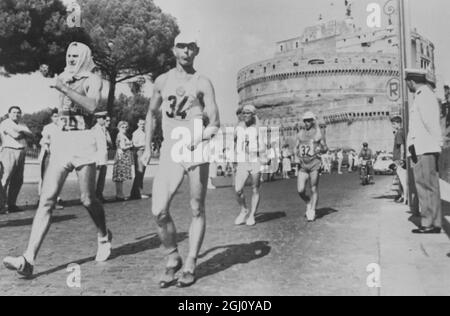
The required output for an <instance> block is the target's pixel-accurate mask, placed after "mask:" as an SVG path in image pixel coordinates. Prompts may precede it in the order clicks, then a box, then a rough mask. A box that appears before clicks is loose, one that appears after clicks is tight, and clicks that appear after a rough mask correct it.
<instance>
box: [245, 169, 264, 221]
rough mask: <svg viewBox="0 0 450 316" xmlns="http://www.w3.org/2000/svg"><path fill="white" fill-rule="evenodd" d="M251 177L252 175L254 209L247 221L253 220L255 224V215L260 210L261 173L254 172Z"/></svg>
mask: <svg viewBox="0 0 450 316" xmlns="http://www.w3.org/2000/svg"><path fill="white" fill-rule="evenodd" d="M251 177H252V209H251V211H250V215H249V216H248V218H249V220H247V223H248V222H249V221H251V224H252V225H254V224H255V223H254V219H255V215H256V212H257V210H258V206H259V201H260V191H261V181H260V180H261V173H256V174H252V175H251Z"/></svg>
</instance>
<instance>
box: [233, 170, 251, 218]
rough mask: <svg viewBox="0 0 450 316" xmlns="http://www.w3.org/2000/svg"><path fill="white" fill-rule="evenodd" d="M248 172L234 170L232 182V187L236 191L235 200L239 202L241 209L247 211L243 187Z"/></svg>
mask: <svg viewBox="0 0 450 316" xmlns="http://www.w3.org/2000/svg"><path fill="white" fill-rule="evenodd" d="M248 176H249V174H248V172H245V173H244V172H236V174H235V179H234V181H235V183H234V188H235V192H236V199H237V202H238V203H239V206H240V207H241V211H247V210H248V208H247V202H246V201H245V194H244V188H245V183H246V182H247V179H248Z"/></svg>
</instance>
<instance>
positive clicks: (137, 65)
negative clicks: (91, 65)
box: [79, 0, 179, 114]
mask: <svg viewBox="0 0 450 316" xmlns="http://www.w3.org/2000/svg"><path fill="white" fill-rule="evenodd" d="M79 3H80V5H81V7H82V23H83V27H84V28H85V29H86V31H87V32H88V33H89V35H90V36H91V39H92V47H93V51H94V58H95V61H96V63H97V65H98V66H99V68H100V69H101V70H102V72H103V73H104V74H105V75H106V78H107V79H108V81H109V82H110V91H109V96H108V102H107V109H108V111H109V112H110V114H112V109H113V104H114V95H115V87H116V84H117V83H120V82H123V81H126V80H129V79H132V78H134V77H137V76H140V75H143V74H148V73H152V74H153V76H154V77H155V76H158V75H159V74H161V73H162V72H164V71H166V70H167V69H169V68H170V67H171V66H173V63H174V59H173V55H172V51H171V48H172V46H173V41H174V38H175V37H176V35H177V34H178V33H179V29H178V26H177V24H176V21H175V19H174V18H173V17H172V16H170V15H168V14H166V13H163V12H162V10H161V9H160V8H159V7H157V6H156V5H155V4H154V3H153V1H152V0H80V1H79Z"/></svg>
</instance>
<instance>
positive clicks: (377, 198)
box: [373, 194, 397, 200]
mask: <svg viewBox="0 0 450 316" xmlns="http://www.w3.org/2000/svg"><path fill="white" fill-rule="evenodd" d="M396 197H397V195H395V194H392V195H380V196H375V197H373V199H374V200H394V199H395V198H396Z"/></svg>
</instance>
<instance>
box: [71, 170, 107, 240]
mask: <svg viewBox="0 0 450 316" xmlns="http://www.w3.org/2000/svg"><path fill="white" fill-rule="evenodd" d="M96 175H97V168H96V166H95V164H92V165H87V166H83V167H81V168H80V169H78V170H77V176H78V183H79V186H80V193H81V203H82V204H83V206H84V207H85V208H86V210H87V211H88V212H89V215H90V216H91V218H92V220H93V221H94V224H95V226H96V227H97V231H98V236H99V237H100V238H101V237H105V236H107V235H108V230H107V228H106V219H105V210H104V209H103V205H102V203H101V202H100V201H99V200H98V199H97V196H96V194H95V177H96Z"/></svg>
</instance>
